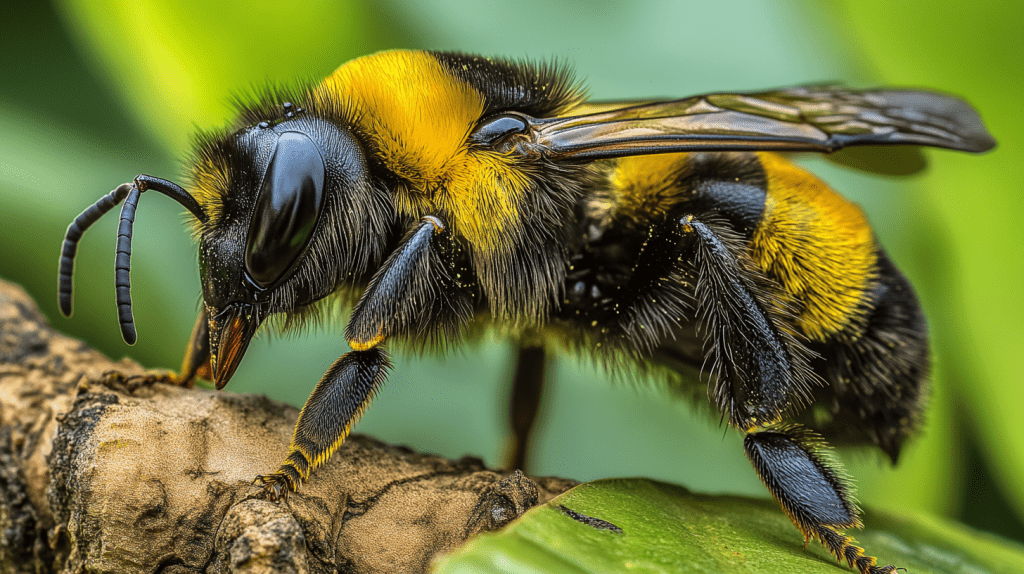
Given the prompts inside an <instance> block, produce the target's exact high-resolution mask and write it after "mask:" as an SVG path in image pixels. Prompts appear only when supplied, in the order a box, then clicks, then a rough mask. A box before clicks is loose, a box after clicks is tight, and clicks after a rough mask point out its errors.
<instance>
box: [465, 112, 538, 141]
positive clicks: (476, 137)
mask: <svg viewBox="0 0 1024 574" xmlns="http://www.w3.org/2000/svg"><path fill="white" fill-rule="evenodd" d="M528 127H529V126H528V125H527V124H526V120H524V119H523V118H522V116H519V115H516V114H498V115H496V116H491V117H489V118H487V119H485V120H483V121H481V122H480V123H479V124H477V126H476V129H474V130H473V133H471V134H469V143H471V144H474V145H484V146H486V145H493V144H495V143H497V142H498V141H499V140H501V139H502V138H504V137H505V136H509V135H512V134H522V133H526V130H527V128H528Z"/></svg>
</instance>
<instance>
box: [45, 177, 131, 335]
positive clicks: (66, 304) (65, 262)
mask: <svg viewBox="0 0 1024 574" xmlns="http://www.w3.org/2000/svg"><path fill="white" fill-rule="evenodd" d="M131 189H132V184H130V183H122V184H121V185H119V186H117V189H115V190H114V191H111V192H110V193H108V194H107V195H104V196H103V197H101V198H99V200H97V201H96V203H94V204H92V205H90V206H89V207H88V208H87V209H86V210H85V211H83V212H82V213H81V214H80V215H79V216H78V217H76V218H75V220H74V221H72V222H71V225H69V226H68V230H67V232H66V233H65V234H64V245H63V246H62V248H61V251H60V273H59V277H60V285H59V287H58V289H57V301H58V304H59V305H60V312H61V314H63V315H64V316H65V317H70V316H71V310H72V309H71V301H72V296H71V292H72V286H73V283H72V277H73V276H74V274H75V255H76V254H77V253H78V242H79V241H80V240H81V239H82V235H84V234H85V231H86V230H87V229H89V227H90V226H91V225H92V224H93V223H96V221H98V220H99V218H101V217H103V214H105V213H106V212H108V211H110V210H111V209H113V208H114V206H115V205H117V204H118V203H121V201H122V200H123V199H124V198H125V197H127V196H128V192H129V191H131Z"/></svg>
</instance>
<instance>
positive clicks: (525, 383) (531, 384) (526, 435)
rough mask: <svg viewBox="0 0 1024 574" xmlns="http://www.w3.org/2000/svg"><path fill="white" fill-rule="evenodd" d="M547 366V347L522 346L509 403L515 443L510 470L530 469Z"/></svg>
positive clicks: (513, 441) (511, 449)
mask: <svg viewBox="0 0 1024 574" xmlns="http://www.w3.org/2000/svg"><path fill="white" fill-rule="evenodd" d="M544 365H545V359H544V347H543V346H540V345H529V344H523V345H522V346H521V347H519V354H518V356H517V358H516V373H515V376H514V378H513V380H512V396H511V401H510V402H509V421H510V422H511V427H512V429H511V430H512V446H511V448H510V449H509V453H508V458H507V459H506V464H505V466H506V468H508V469H510V470H515V469H519V470H522V471H524V472H525V471H526V461H527V458H528V456H529V454H530V433H531V431H532V430H533V423H534V421H535V420H536V419H537V410H538V409H539V408H540V397H541V393H542V391H543V389H544Z"/></svg>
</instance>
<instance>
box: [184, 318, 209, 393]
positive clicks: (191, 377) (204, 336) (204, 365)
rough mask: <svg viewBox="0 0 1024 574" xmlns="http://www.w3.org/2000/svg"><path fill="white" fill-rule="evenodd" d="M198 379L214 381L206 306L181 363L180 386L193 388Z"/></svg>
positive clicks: (194, 328) (197, 321) (197, 320)
mask: <svg viewBox="0 0 1024 574" xmlns="http://www.w3.org/2000/svg"><path fill="white" fill-rule="evenodd" d="M196 377H199V378H200V379H206V380H207V381H212V380H213V371H212V369H211V368H210V319H209V315H208V314H207V312H206V306H205V305H204V306H203V309H202V311H200V312H199V317H197V318H196V324H195V326H194V327H192V336H191V337H189V339H188V347H187V348H186V349H185V358H184V359H182V361H181V374H180V375H178V384H179V385H181V386H183V387H189V388H192V384H193V382H194V381H195V378H196Z"/></svg>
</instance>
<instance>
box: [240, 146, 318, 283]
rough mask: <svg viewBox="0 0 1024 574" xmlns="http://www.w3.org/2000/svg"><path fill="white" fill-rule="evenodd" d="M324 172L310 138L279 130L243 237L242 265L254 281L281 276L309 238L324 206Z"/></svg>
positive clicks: (288, 268)
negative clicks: (246, 235)
mask: <svg viewBox="0 0 1024 574" xmlns="http://www.w3.org/2000/svg"><path fill="white" fill-rule="evenodd" d="M324 173H325V168H324V160H323V157H321V155H320V150H319V149H318V148H317V146H316V144H314V143H313V140H311V139H309V137H308V136H307V135H306V134H303V133H299V132H285V133H283V134H281V137H280V138H279V139H278V141H277V148H276V149H275V150H274V155H273V157H271V158H270V164H269V165H268V166H267V173H266V175H265V176H264V178H263V187H261V188H260V194H259V197H258V198H257V199H256V208H255V211H254V212H253V216H252V222H251V223H250V224H249V235H248V238H247V239H246V242H245V268H246V270H247V271H248V272H249V275H250V276H251V277H252V279H253V280H254V281H255V282H256V283H258V284H259V285H260V286H262V287H268V286H270V285H271V284H273V283H275V282H277V281H278V280H280V279H281V278H283V277H284V275H285V273H286V272H288V271H289V270H291V269H292V268H293V267H294V266H295V264H296V262H297V261H298V259H299V255H301V254H302V252H303V251H304V250H305V248H306V245H307V244H308V243H309V240H310V237H312V235H313V228H314V227H315V226H316V221H317V218H318V217H319V215H320V211H321V210H322V209H323V206H324Z"/></svg>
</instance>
